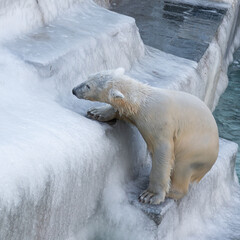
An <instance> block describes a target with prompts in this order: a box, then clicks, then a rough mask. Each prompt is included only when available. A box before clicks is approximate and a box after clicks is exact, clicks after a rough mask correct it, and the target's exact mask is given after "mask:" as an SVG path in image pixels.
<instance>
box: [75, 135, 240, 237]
mask: <svg viewBox="0 0 240 240" xmlns="http://www.w3.org/2000/svg"><path fill="white" fill-rule="evenodd" d="M220 149H221V150H220V153H219V157H218V159H217V162H216V164H215V165H214V166H213V168H212V170H211V171H210V172H209V173H208V174H207V175H206V176H205V177H204V178H203V180H202V181H201V182H200V183H199V184H194V185H192V186H191V188H190V190H189V193H188V195H187V196H185V197H184V198H183V199H182V200H180V201H178V202H172V203H171V207H170V208H169V210H167V212H166V214H165V215H164V217H163V219H162V222H161V224H160V225H159V226H157V225H156V224H155V223H154V221H150V220H149V219H148V216H146V215H144V214H143V213H142V211H141V210H140V209H139V207H136V206H134V205H131V204H129V201H128V197H127V194H126V193H127V192H129V190H126V185H125V184H124V180H123V179H124V173H123V171H121V170H120V169H121V167H120V166H119V165H117V166H115V167H113V168H112V170H111V173H110V175H109V178H108V180H107V184H106V188H105V190H104V192H103V197H102V200H101V204H100V206H101V207H100V208H99V209H98V212H97V214H96V215H95V216H94V217H93V218H92V219H91V220H90V222H89V224H88V225H87V226H86V227H84V228H83V229H81V230H80V233H79V236H77V237H76V238H72V239H71V240H85V239H87V240H92V239H101V240H108V239H109V240H110V239H115V240H122V239H126V240H127V239H129V240H134V239H138V240H142V239H166V240H168V239H174V240H175V239H177V240H178V239H179V240H180V239H199V236H201V239H203V240H205V239H206V240H207V239H231V238H232V239H234V238H235V239H236V238H238V237H239V234H240V231H239V220H240V219H239V208H238V206H239V204H240V198H239V197H240V188H239V184H238V182H237V177H236V173H235V170H234V165H235V157H236V151H237V145H236V144H234V143H232V142H229V141H226V140H223V139H221V140H220ZM130 184H131V183H130ZM127 186H129V185H127ZM132 191H133V192H134V191H138V190H137V188H136V187H134V186H133V188H132ZM168 204H169V203H168Z"/></svg>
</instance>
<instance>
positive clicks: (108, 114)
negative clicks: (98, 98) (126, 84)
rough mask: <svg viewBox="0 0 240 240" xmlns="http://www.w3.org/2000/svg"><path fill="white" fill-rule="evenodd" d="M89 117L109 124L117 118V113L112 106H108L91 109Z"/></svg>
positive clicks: (88, 113)
mask: <svg viewBox="0 0 240 240" xmlns="http://www.w3.org/2000/svg"><path fill="white" fill-rule="evenodd" d="M87 117H88V118H91V119H94V120H98V121H100V122H108V121H111V120H113V119H115V118H116V117H117V112H116V110H115V109H114V108H113V107H112V106H111V105H106V106H103V107H94V108H90V109H89V110H88V112H87Z"/></svg>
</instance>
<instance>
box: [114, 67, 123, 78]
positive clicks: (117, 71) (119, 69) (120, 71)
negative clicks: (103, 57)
mask: <svg viewBox="0 0 240 240" xmlns="http://www.w3.org/2000/svg"><path fill="white" fill-rule="evenodd" d="M124 73H125V69H124V68H117V69H115V70H114V76H115V77H118V76H122V75H124Z"/></svg>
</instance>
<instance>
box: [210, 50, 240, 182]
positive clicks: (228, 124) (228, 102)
mask: <svg viewBox="0 0 240 240" xmlns="http://www.w3.org/2000/svg"><path fill="white" fill-rule="evenodd" d="M228 77H229V84H228V87H227V89H226V91H225V92H224V94H223V95H222V96H221V98H220V101H219V103H218V106H217V107H216V109H215V111H214V113H213V114H214V117H215V119H216V121H217V125H218V128H219V135H220V137H222V138H225V139H229V140H231V141H234V142H236V143H237V144H238V145H239V146H240V48H239V49H238V50H237V51H236V52H235V54H234V61H233V63H232V64H231V65H230V66H229V69H228ZM236 171H237V175H238V178H239V179H240V148H239V149H238V154H237V161H236Z"/></svg>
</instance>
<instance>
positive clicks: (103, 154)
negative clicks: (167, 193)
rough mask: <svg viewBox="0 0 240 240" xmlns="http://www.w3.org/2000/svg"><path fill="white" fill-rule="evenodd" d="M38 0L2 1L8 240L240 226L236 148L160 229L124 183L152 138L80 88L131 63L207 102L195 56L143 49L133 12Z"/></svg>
mask: <svg viewBox="0 0 240 240" xmlns="http://www.w3.org/2000/svg"><path fill="white" fill-rule="evenodd" d="M38 3H39V4H36V1H30V0H28V1H25V4H24V3H23V2H22V1H14V0H12V1H7V2H6V1H5V2H1V3H0V11H1V13H2V12H3V13H4V14H3V15H1V14H0V39H1V44H0V112H1V114H0V132H1V138H0V143H1V144H0V164H1V168H0V182H1V185H0V196H1V197H0V211H1V212H0V213H1V214H0V225H1V228H0V239H4V240H5V239H6V240H12V239H14V240H15V239H24V240H25V239H27V240H32V239H46V240H51V239H54V240H56V239H67V238H70V237H72V238H73V239H79V240H80V239H81V240H82V239H98V238H99V239H104V240H105V239H143V238H145V239H162V238H163V239H164V238H165V239H171V238H172V239H191V237H192V238H193V239H198V238H196V235H197V233H201V234H206V233H207V234H210V235H211V234H213V235H211V236H219V235H214V234H215V233H216V234H218V232H220V230H224V228H223V226H226V225H224V224H227V222H229V225H227V226H228V227H229V231H230V230H231V229H235V228H236V229H238V228H237V227H238V226H237V220H236V218H237V214H238V213H237V211H235V212H234V210H233V209H234V208H236V207H238V209H239V185H238V183H237V179H236V177H235V173H234V170H233V169H234V154H235V152H236V145H235V144H233V143H230V142H226V141H224V140H222V141H221V154H220V157H219V161H218V162H217V163H218V164H216V165H215V166H214V168H213V170H212V171H211V172H210V173H209V174H208V177H206V179H204V181H202V182H201V183H200V184H199V185H197V186H193V187H192V189H191V192H190V194H189V195H188V196H187V197H185V198H184V200H183V201H181V202H180V203H175V205H174V207H172V208H171V209H170V211H168V212H167V214H166V215H165V217H164V219H163V221H162V225H161V226H160V227H159V228H158V229H157V227H156V225H155V223H154V222H153V221H151V220H149V218H148V217H147V216H146V215H145V214H144V213H142V212H141V211H140V210H139V209H137V208H135V207H133V206H131V205H130V204H129V203H128V198H127V193H126V191H125V186H126V184H127V183H128V182H129V181H131V180H132V179H133V178H136V177H137V176H138V175H139V173H141V172H142V171H144V169H145V167H146V165H147V166H149V158H147V157H146V145H145V143H144V141H143V139H142V138H141V136H140V135H139V133H138V132H137V131H136V129H134V128H133V127H132V126H129V125H127V124H124V123H122V122H118V123H117V124H116V125H113V126H110V125H108V124H102V123H99V122H96V121H92V120H89V119H87V118H86V117H85V114H86V110H87V109H88V108H89V107H90V106H93V105H97V103H91V102H88V101H83V100H78V99H76V98H75V97H74V96H72V94H71V89H72V88H73V87H74V86H75V85H76V84H78V83H80V82H82V81H84V80H85V79H86V76H87V75H88V74H90V73H93V72H96V71H100V70H104V69H109V68H116V67H119V66H122V67H125V68H126V70H127V71H128V73H129V74H130V75H131V76H133V77H136V78H137V79H139V80H140V81H143V82H145V83H149V84H151V85H153V86H158V87H164V88H172V89H177V90H184V91H188V92H190V93H193V94H195V95H197V96H199V97H200V98H202V99H204V97H205V96H206V94H205V90H206V88H207V87H206V83H205V82H203V81H201V79H200V77H199V74H198V69H197V68H198V64H197V63H196V62H193V61H190V60H186V59H182V58H179V57H175V56H173V55H170V54H166V53H164V52H161V51H158V50H155V49H152V48H150V47H147V48H145V46H144V45H143V43H142V41H141V38H140V36H139V33H138V31H137V27H136V26H135V24H134V20H133V19H132V18H129V17H125V16H121V15H118V14H116V13H111V12H109V11H108V10H106V9H103V8H100V7H98V6H97V5H95V4H94V3H92V2H88V1H70V0H69V1H44V0H39V1H38ZM74 4H76V5H74ZM75 6H78V7H75ZM71 7H74V9H71V10H69V11H68V12H65V10H66V9H67V8H71ZM40 13H41V14H40ZM43 13H44V14H43ZM59 14H60V15H61V17H57V18H56V19H55V20H54V21H52V22H51V23H50V24H49V25H47V26H46V27H44V28H43V27H40V28H37V27H38V26H43V24H44V23H47V22H48V21H50V20H52V19H53V18H54V17H56V16H57V15H59ZM43 16H44V17H43ZM228 18H229V17H228ZM2 19H3V20H4V21H1V20H2ZM96 19H97V20H96ZM230 20H231V21H232V18H231V17H230ZM225 21H226V25H224V26H227V23H228V22H227V20H225ZM231 21H230V23H231ZM1 24H2V25H1ZM228 27H229V26H228ZM36 28H37V29H36ZM23 32H29V33H28V34H27V35H23V34H22V35H20V37H18V38H14V39H13V35H19V34H20V33H23ZM6 39H8V41H6ZM9 39H10V40H9ZM226 47H227V46H226ZM206 71H207V70H206ZM210 71H211V70H209V69H208V71H207V73H209V72H210ZM238 215H239V214H238ZM183 219H184V220H183ZM229 219H230V220H229ZM169 222H171V223H172V225H171V226H170V228H169V225H168V226H166V224H167V223H169ZM190 223H191V224H190ZM215 223H216V224H215ZM218 226H222V227H220V230H219V227H218ZM206 228H207V229H208V230H209V231H205V230H204V231H203V229H206ZM233 232H234V231H230V233H233ZM235 232H236V234H239V232H237V231H235ZM225 233H226V234H227V233H229V232H228V231H226V232H225ZM236 234H235V235H233V236H234V237H235V236H237V235H236ZM78 235H79V236H78ZM178 236H180V237H179V238H178ZM228 236H229V235H228ZM75 237H76V238H75ZM204 237H205V235H203V239H204ZM206 237H207V235H206Z"/></svg>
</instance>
